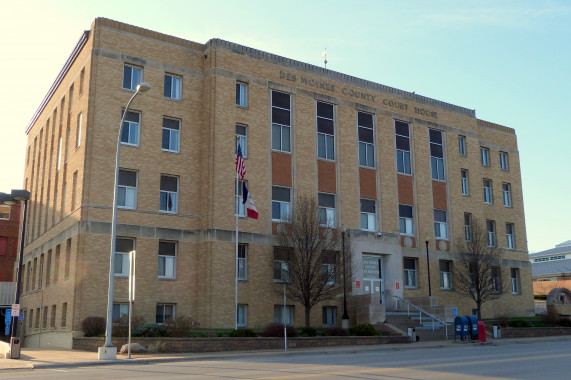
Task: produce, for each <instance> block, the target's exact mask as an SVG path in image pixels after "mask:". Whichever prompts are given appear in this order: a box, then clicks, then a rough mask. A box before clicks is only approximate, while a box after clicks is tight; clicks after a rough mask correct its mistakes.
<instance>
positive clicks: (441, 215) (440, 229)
mask: <svg viewBox="0 0 571 380" xmlns="http://www.w3.org/2000/svg"><path fill="white" fill-rule="evenodd" d="M446 214H447V213H446V210H437V209H434V236H435V237H436V239H442V240H446V239H448V217H447V215H446Z"/></svg>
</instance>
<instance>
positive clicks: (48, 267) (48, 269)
mask: <svg viewBox="0 0 571 380" xmlns="http://www.w3.org/2000/svg"><path fill="white" fill-rule="evenodd" d="M51 270H52V250H51V249H50V250H49V251H48V261H47V264H46V286H47V285H49V284H50V279H51Z"/></svg>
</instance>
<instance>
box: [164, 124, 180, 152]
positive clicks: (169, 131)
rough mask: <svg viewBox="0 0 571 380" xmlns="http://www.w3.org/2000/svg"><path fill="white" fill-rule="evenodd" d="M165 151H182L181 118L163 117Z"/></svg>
mask: <svg viewBox="0 0 571 380" xmlns="http://www.w3.org/2000/svg"><path fill="white" fill-rule="evenodd" d="M161 149H162V150H163V152H173V153H178V152H179V151H180V120H177V119H170V118H167V117H163V141H162V145H161Z"/></svg>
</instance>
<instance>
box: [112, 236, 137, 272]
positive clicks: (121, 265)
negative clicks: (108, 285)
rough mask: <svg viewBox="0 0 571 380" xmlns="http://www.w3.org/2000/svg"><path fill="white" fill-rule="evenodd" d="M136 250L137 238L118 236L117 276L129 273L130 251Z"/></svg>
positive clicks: (116, 249)
mask: <svg viewBox="0 0 571 380" xmlns="http://www.w3.org/2000/svg"><path fill="white" fill-rule="evenodd" d="M134 250H135V239H129V238H117V239H116V240H115V257H114V260H115V261H114V265H115V276H128V275H129V252H131V251H134Z"/></svg>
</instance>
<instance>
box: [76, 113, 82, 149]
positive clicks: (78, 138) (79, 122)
mask: <svg viewBox="0 0 571 380" xmlns="http://www.w3.org/2000/svg"><path fill="white" fill-rule="evenodd" d="M82 124H83V113H81V112H80V113H79V114H78V115H77V128H76V131H75V149H77V148H79V147H80V146H81V129H82Z"/></svg>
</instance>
